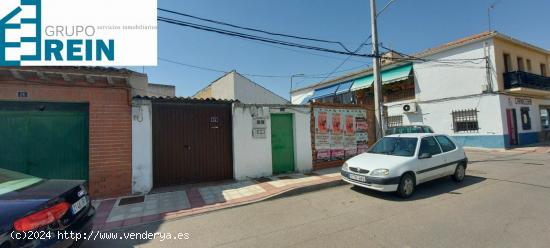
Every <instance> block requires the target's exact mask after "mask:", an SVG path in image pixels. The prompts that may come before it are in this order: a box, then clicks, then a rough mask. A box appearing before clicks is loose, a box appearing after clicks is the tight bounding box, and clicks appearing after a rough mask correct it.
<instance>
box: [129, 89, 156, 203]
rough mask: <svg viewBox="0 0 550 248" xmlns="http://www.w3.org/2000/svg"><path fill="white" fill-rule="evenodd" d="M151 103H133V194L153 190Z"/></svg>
mask: <svg viewBox="0 0 550 248" xmlns="http://www.w3.org/2000/svg"><path fill="white" fill-rule="evenodd" d="M152 138H153V137H152V122H151V101H149V100H141V99H134V100H133V101H132V193H133V194H144V193H148V192H149V191H151V189H152V188H153V139H152Z"/></svg>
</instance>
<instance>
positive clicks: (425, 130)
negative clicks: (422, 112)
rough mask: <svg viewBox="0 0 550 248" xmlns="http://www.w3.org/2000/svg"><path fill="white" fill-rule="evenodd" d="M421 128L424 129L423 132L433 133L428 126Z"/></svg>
mask: <svg viewBox="0 0 550 248" xmlns="http://www.w3.org/2000/svg"><path fill="white" fill-rule="evenodd" d="M422 129H423V130H424V133H433V132H432V130H430V128H429V127H422Z"/></svg>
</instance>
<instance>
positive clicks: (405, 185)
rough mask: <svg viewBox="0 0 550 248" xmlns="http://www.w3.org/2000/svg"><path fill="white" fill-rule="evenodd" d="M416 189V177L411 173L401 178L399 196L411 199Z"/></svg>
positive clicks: (398, 189)
mask: <svg viewBox="0 0 550 248" xmlns="http://www.w3.org/2000/svg"><path fill="white" fill-rule="evenodd" d="M415 187H416V183H415V180H414V176H413V175H411V174H410V173H406V174H404V175H403V176H401V181H400V182H399V186H398V187H397V194H399V196H401V197H403V198H409V197H410V196H411V195H412V194H413V193H414V189H415Z"/></svg>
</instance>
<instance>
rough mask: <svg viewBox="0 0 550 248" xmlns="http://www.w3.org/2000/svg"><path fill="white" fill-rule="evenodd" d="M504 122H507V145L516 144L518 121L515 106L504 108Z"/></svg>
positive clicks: (517, 142) (517, 141)
mask: <svg viewBox="0 0 550 248" xmlns="http://www.w3.org/2000/svg"><path fill="white" fill-rule="evenodd" d="M506 123H507V124H508V145H510V146H516V145H518V144H519V140H518V122H517V114H516V109H515V108H509V109H506Z"/></svg>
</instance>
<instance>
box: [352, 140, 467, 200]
mask: <svg viewBox="0 0 550 248" xmlns="http://www.w3.org/2000/svg"><path fill="white" fill-rule="evenodd" d="M467 164H468V158H466V154H465V153H464V150H463V149H462V147H461V146H460V145H457V144H456V143H455V142H453V140H452V139H451V138H450V137H449V136H447V135H443V134H434V133H407V134H394V135H389V136H385V137H384V138H382V139H380V140H379V141H378V142H376V144H374V146H372V148H371V149H369V151H367V152H365V153H362V154H360V155H357V156H355V157H353V158H351V159H349V160H347V161H346V162H345V163H344V165H343V166H342V171H341V174H342V179H343V180H344V181H346V182H348V183H351V184H354V185H357V186H360V187H364V188H369V189H373V190H378V191H384V192H394V191H395V192H397V193H398V194H399V195H400V196H402V197H404V198H407V197H409V196H411V195H412V194H413V193H414V190H415V188H416V185H418V184H420V183H423V182H427V181H430V180H433V179H436V178H440V177H444V176H449V175H450V176H452V178H453V179H454V180H455V181H457V182H460V181H462V180H463V179H464V175H465V174H466V166H467Z"/></svg>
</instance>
